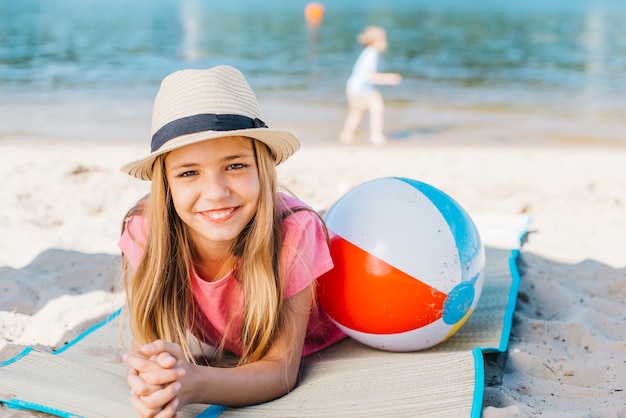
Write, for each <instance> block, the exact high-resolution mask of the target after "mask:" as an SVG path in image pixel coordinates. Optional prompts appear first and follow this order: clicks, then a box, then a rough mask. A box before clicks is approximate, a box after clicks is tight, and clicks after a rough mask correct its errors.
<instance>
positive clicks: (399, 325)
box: [318, 236, 446, 334]
mask: <svg viewBox="0 0 626 418" xmlns="http://www.w3.org/2000/svg"><path fill="white" fill-rule="evenodd" d="M330 252H331V255H332V258H333V262H334V264H335V267H334V268H333V269H332V270H331V271H329V272H328V273H326V274H325V275H323V276H322V277H320V279H319V292H318V293H319V298H320V303H321V305H322V307H323V309H324V310H325V311H326V312H327V313H328V314H329V315H330V316H331V317H332V318H333V319H334V320H335V321H337V322H339V323H340V324H342V325H343V326H345V327H348V328H350V329H353V330H355V331H360V332H366V333H372V334H392V333H400V332H406V331H411V330H414V329H417V328H421V327H423V326H425V325H428V324H430V323H432V322H434V321H436V320H437V319H439V318H441V315H442V313H441V312H442V309H443V303H444V301H445V299H446V294H445V293H442V292H440V291H438V290H437V289H434V288H432V287H430V286H428V285H426V284H425V283H423V282H421V281H419V280H418V279H417V278H414V277H411V276H409V275H408V274H406V273H404V272H402V271H400V270H398V269H396V268H395V267H393V266H391V265H390V264H388V263H385V262H384V261H382V260H380V259H379V258H377V257H374V256H372V255H371V254H369V253H367V252H366V251H364V250H362V249H361V248H359V247H357V246H355V245H353V244H352V243H350V242H348V241H346V240H345V239H343V238H341V237H339V236H333V237H332V238H331V241H330ZM416 256H417V255H416Z"/></svg>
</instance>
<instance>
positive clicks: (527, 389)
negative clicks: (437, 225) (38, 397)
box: [0, 126, 626, 417]
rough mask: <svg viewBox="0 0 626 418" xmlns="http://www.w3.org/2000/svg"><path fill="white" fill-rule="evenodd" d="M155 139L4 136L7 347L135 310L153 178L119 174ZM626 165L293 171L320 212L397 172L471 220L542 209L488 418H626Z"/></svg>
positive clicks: (617, 154)
mask: <svg viewBox="0 0 626 418" xmlns="http://www.w3.org/2000/svg"><path fill="white" fill-rule="evenodd" d="M622 127H623V126H622ZM483 130H484V131H488V130H489V126H483ZM613 132H614V131H613ZM622 132H626V130H623V131H622ZM308 134H309V135H311V131H308ZM458 134H459V135H462V132H458ZM435 139H436V135H435ZM516 143H519V141H518V142H516ZM146 148H147V144H146V145H144V144H140V145H138V144H137V143H124V142H121V141H115V142H113V143H111V144H108V145H107V144H102V143H100V144H98V145H96V144H92V143H89V142H85V141H83V142H77V141H74V142H59V141H56V142H54V143H50V142H47V143H46V142H39V141H23V140H21V139H19V138H5V139H4V140H3V141H1V142H0V162H1V164H0V178H2V191H3V192H2V197H3V201H2V205H0V228H1V231H2V233H1V234H2V235H1V239H0V348H1V347H4V348H5V350H6V349H9V348H11V347H12V346H14V345H16V344H40V345H45V346H50V347H58V346H60V345H62V344H63V343H64V342H65V341H67V339H68V338H69V337H71V336H72V335H75V333H76V332H78V331H80V330H81V329H84V328H85V327H87V326H89V325H90V324H91V323H93V322H94V321H96V320H98V319H100V318H102V317H103V315H105V314H106V313H107V312H111V311H113V310H114V309H115V308H116V307H117V306H119V304H120V298H119V296H120V295H119V294H118V295H116V294H115V292H114V291H113V290H114V289H113V286H114V281H115V275H116V268H117V264H116V263H117V248H116V241H117V237H118V235H119V231H120V223H121V219H122V217H123V215H124V213H125V211H126V210H127V209H128V208H129V207H130V206H131V205H132V204H133V203H134V201H135V200H137V199H138V198H139V197H141V196H143V194H145V193H146V192H147V191H148V184H147V183H144V182H141V181H138V180H135V179H132V178H129V177H127V176H125V175H124V174H122V173H120V172H119V171H118V168H119V166H121V165H122V164H123V163H124V162H126V161H127V160H129V159H131V158H132V157H134V156H137V155H139V154H141V153H143V151H144V150H145V149H146ZM625 164H626V148H624V147H611V148H608V147H598V146H597V147H589V146H586V147H583V146H578V147H573V146H568V147H565V146H562V147H557V146H556V145H553V146H550V145H543V146H540V145H534V146H520V145H506V146H494V145H489V144H483V145H480V146H477V145H459V144H458V142H457V143H456V144H454V141H443V142H442V143H441V144H439V143H437V141H433V140H429V141H424V142H419V141H394V142H393V143H392V144H390V145H389V146H386V147H378V148H376V147H370V146H368V145H365V144H361V145H354V146H340V145H338V144H335V143H332V142H331V141H319V142H312V141H309V142H305V143H304V146H303V149H302V150H301V151H300V152H299V153H298V154H296V155H295V156H294V157H293V158H292V159H291V160H289V161H288V162H287V163H285V164H284V165H283V166H281V167H280V169H279V173H280V176H281V180H282V182H283V184H285V185H286V186H288V187H289V188H290V189H291V190H292V191H293V192H294V193H296V194H297V195H298V196H299V197H300V198H302V199H303V200H305V201H307V202H309V203H310V204H311V205H312V206H314V207H315V208H318V209H322V208H327V207H328V206H329V205H330V204H332V202H333V201H334V200H335V199H336V198H337V197H338V196H339V195H340V194H341V193H343V192H345V191H346V190H347V189H348V188H349V187H351V186H353V185H356V184H358V183H360V182H363V181H366V180H368V179H372V178H375V177H381V176H392V175H393V176H406V177H411V178H415V179H418V180H421V181H425V182H427V183H430V184H432V185H434V186H436V187H439V188H440V189H442V190H444V191H445V192H447V193H448V194H450V195H451V196H453V197H454V198H455V199H456V200H457V201H458V202H459V203H460V204H461V205H462V206H463V207H465V208H466V209H467V210H468V211H469V212H470V214H472V213H475V214H478V213H480V214H485V213H490V212H491V213H497V214H527V215H529V216H530V217H531V218H532V224H531V227H530V229H531V231H530V234H529V235H528V241H527V242H526V243H525V245H524V246H523V248H522V253H521V256H520V259H519V266H520V270H521V273H522V283H521V288H520V294H519V299H518V304H517V309H516V312H515V315H514V324H513V329H512V334H511V340H510V346H509V351H508V353H507V355H501V356H492V357H489V358H488V361H487V369H486V373H485V374H486V376H485V377H486V386H487V387H486V389H485V401H484V411H483V415H484V416H485V417H510V416H539V415H541V416H571V417H581V416H593V417H600V416H603V417H604V416H620V417H624V416H626V395H625V394H624V390H626V269H625V268H624V266H625V265H626V256H625V250H626V245H625V242H626V170H625V169H624V165H625ZM2 414H6V415H10V414H13V412H8V411H6V410H4V409H0V415H2Z"/></svg>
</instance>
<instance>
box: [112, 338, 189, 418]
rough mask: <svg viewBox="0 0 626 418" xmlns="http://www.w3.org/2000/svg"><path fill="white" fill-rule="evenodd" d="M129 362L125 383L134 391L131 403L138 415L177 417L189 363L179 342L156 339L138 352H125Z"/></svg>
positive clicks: (159, 417) (126, 360)
mask: <svg viewBox="0 0 626 418" xmlns="http://www.w3.org/2000/svg"><path fill="white" fill-rule="evenodd" d="M122 359H123V360H124V362H125V363H126V364H127V365H128V373H127V375H126V382H127V383H128V386H129V387H130V390H131V405H132V407H133V409H134V410H135V412H136V413H137V416H138V417H142V418H144V417H145V418H168V417H174V416H176V411H177V410H178V407H179V406H181V405H184V403H183V402H181V395H182V394H181V388H182V387H183V381H184V378H185V376H186V375H187V373H188V368H189V366H190V364H189V363H188V362H187V360H186V358H185V355H184V353H183V350H182V348H181V347H180V346H179V345H178V344H173V343H167V342H165V341H162V340H156V341H154V342H152V343H150V344H146V345H143V346H141V347H140V348H139V353H124V355H123V356H122Z"/></svg>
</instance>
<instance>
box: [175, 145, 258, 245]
mask: <svg viewBox="0 0 626 418" xmlns="http://www.w3.org/2000/svg"><path fill="white" fill-rule="evenodd" d="M165 170H166V177H167V182H168V184H169V187H170V191H171V194H172V201H173V203H174V208H175V209H176V212H177V214H178V216H179V217H180V218H181V219H182V221H183V222H184V223H185V224H187V226H188V227H189V232H190V235H191V238H192V240H193V243H194V245H195V247H196V249H198V250H199V251H202V250H210V251H224V250H225V249H227V248H230V245H231V244H232V243H233V242H234V241H235V239H236V238H237V237H238V236H239V234H240V233H241V231H242V230H243V229H244V228H245V226H246V225H247V224H248V223H249V222H250V220H251V219H252V218H253V217H254V215H255V213H256V211H257V207H258V202H259V193H260V183H259V174H258V169H257V164H256V160H255V155H254V149H253V147H252V140H251V139H249V138H245V137H226V138H218V139H211V140H207V141H202V142H199V143H196V144H191V145H186V146H184V147H182V148H178V149H176V150H174V151H172V152H170V153H169V154H168V155H167V157H165Z"/></svg>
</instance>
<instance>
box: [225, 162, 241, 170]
mask: <svg viewBox="0 0 626 418" xmlns="http://www.w3.org/2000/svg"><path fill="white" fill-rule="evenodd" d="M244 167H246V165H245V164H242V163H236V164H230V165H229V166H228V167H226V170H240V169H242V168H244Z"/></svg>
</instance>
